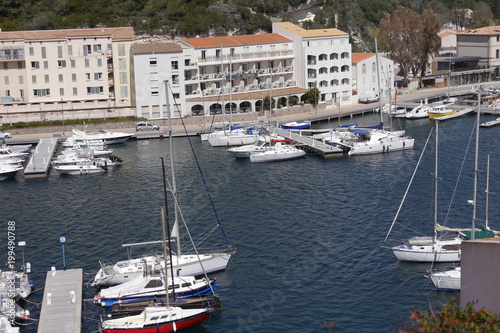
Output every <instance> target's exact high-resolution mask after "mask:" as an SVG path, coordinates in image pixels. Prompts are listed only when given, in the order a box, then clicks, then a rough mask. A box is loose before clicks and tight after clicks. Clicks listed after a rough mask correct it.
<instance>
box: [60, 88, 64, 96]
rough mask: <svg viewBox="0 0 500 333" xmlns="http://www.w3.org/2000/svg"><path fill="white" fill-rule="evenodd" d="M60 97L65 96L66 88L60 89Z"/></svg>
mask: <svg viewBox="0 0 500 333" xmlns="http://www.w3.org/2000/svg"><path fill="white" fill-rule="evenodd" d="M59 96H64V88H59Z"/></svg>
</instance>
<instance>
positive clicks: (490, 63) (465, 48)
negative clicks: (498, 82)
mask: <svg viewBox="0 0 500 333" xmlns="http://www.w3.org/2000/svg"><path fill="white" fill-rule="evenodd" d="M456 35H457V55H458V56H459V57H479V58H480V59H479V61H478V63H477V65H478V66H479V67H480V68H488V69H490V71H491V73H492V74H493V75H494V76H498V75H500V25H496V26H488V27H483V28H477V29H469V30H462V31H457V32H456Z"/></svg>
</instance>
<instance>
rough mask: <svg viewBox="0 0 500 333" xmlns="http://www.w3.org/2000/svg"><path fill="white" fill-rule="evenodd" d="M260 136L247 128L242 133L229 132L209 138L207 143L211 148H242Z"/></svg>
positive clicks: (255, 131) (257, 132)
mask: <svg viewBox="0 0 500 333" xmlns="http://www.w3.org/2000/svg"><path fill="white" fill-rule="evenodd" d="M261 136H262V134H261V133H260V132H259V131H257V130H254V129H252V128H247V129H245V130H244V131H231V132H227V133H226V134H225V135H221V134H219V135H213V136H209V137H208V142H209V143H210V144H211V145H212V147H224V146H242V145H249V144H254V143H255V142H257V141H258V140H259V138H260V137H261Z"/></svg>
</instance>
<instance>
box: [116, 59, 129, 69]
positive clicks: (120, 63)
mask: <svg viewBox="0 0 500 333" xmlns="http://www.w3.org/2000/svg"><path fill="white" fill-rule="evenodd" d="M118 68H119V69H120V70H122V71H125V70H127V60H126V59H125V58H120V59H118Z"/></svg>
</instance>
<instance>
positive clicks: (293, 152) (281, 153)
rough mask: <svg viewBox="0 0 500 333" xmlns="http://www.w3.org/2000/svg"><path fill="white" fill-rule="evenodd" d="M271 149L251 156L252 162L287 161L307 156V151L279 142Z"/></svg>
mask: <svg viewBox="0 0 500 333" xmlns="http://www.w3.org/2000/svg"><path fill="white" fill-rule="evenodd" d="M271 148H272V149H270V150H266V151H263V152H256V153H252V154H250V162H252V163H263V162H276V161H286V160H291V159H295V158H300V157H304V156H306V152H305V151H303V150H301V149H299V148H297V147H295V146H292V145H283V144H281V143H279V142H278V143H276V144H275V145H274V146H272V147H271Z"/></svg>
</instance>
